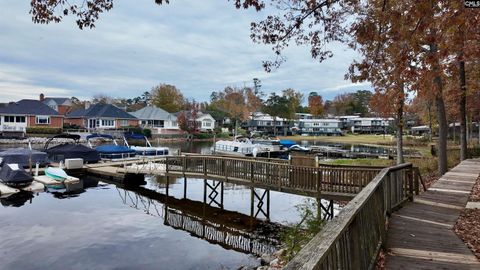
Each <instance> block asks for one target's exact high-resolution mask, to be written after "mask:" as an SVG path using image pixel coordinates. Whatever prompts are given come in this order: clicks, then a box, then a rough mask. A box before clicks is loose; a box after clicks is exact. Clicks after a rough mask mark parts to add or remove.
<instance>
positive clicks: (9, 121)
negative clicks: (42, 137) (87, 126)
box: [0, 99, 63, 133]
mask: <svg viewBox="0 0 480 270" xmlns="http://www.w3.org/2000/svg"><path fill="white" fill-rule="evenodd" d="M27 127H51V128H62V127H63V116H62V115H60V114H59V113H58V112H57V111H55V110H54V109H52V108H50V107H49V106H47V105H45V104H44V103H43V102H41V101H39V100H32V99H22V100H20V101H18V102H10V103H8V104H6V105H5V106H2V107H0V131H1V132H2V133H4V132H23V133H25V132H26V128H27Z"/></svg>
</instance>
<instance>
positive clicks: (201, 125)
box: [196, 112, 215, 132]
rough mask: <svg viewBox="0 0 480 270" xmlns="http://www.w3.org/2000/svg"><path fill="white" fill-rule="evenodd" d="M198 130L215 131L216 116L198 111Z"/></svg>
mask: <svg viewBox="0 0 480 270" xmlns="http://www.w3.org/2000/svg"><path fill="white" fill-rule="evenodd" d="M196 121H197V123H198V130H200V131H202V132H208V131H213V130H214V129H215V118H213V116H211V115H210V114H208V113H202V112H198V114H197V119H196Z"/></svg>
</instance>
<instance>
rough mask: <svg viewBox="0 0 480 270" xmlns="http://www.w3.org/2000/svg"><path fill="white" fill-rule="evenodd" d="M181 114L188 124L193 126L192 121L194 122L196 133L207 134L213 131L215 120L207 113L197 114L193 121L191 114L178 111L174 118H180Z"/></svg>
mask: <svg viewBox="0 0 480 270" xmlns="http://www.w3.org/2000/svg"><path fill="white" fill-rule="evenodd" d="M181 114H185V115H186V117H187V119H188V122H190V123H192V124H193V121H195V122H196V127H197V131H201V132H209V131H213V130H214V129H215V118H213V116H211V115H210V114H209V113H204V112H197V113H196V116H195V119H193V115H192V112H190V111H180V112H177V113H175V114H174V115H175V116H176V117H178V116H180V115H181Z"/></svg>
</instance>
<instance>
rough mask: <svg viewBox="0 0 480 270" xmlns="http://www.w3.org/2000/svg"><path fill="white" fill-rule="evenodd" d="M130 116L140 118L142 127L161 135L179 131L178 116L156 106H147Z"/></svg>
mask: <svg viewBox="0 0 480 270" xmlns="http://www.w3.org/2000/svg"><path fill="white" fill-rule="evenodd" d="M130 114H131V115H133V116H135V117H136V118H138V121H139V124H140V126H141V127H145V128H150V129H152V130H153V131H156V133H159V134H162V133H171V132H172V131H174V132H178V130H179V128H178V123H177V116H175V115H173V114H171V113H169V112H167V111H165V110H163V109H161V108H158V107H155V106H147V107H145V108H142V109H140V110H138V111H135V112H132V113H130Z"/></svg>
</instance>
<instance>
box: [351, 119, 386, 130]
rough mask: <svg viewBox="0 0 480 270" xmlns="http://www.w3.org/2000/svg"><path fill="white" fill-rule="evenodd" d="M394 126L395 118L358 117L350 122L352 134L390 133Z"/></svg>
mask: <svg viewBox="0 0 480 270" xmlns="http://www.w3.org/2000/svg"><path fill="white" fill-rule="evenodd" d="M392 125H393V118H380V117H358V118H353V119H351V120H350V122H349V126H350V128H351V131H352V133H377V134H384V133H388V132H389V130H388V128H389V127H392Z"/></svg>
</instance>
